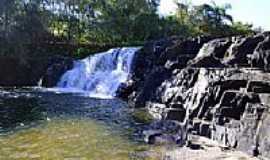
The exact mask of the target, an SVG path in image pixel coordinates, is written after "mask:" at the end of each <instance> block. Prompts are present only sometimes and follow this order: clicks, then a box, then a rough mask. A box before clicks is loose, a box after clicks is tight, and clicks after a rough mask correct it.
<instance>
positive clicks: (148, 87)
mask: <svg viewBox="0 0 270 160" xmlns="http://www.w3.org/2000/svg"><path fill="white" fill-rule="evenodd" d="M118 96H119V97H121V98H122V99H124V100H126V101H128V102H129V105H131V106H133V107H136V108H143V107H146V108H147V109H148V111H149V113H151V114H152V115H153V116H154V117H155V118H156V119H159V120H175V121H178V122H179V123H183V124H184V123H188V124H189V125H190V127H188V128H189V130H190V131H189V132H188V133H189V134H191V133H192V134H197V135H201V136H205V137H208V138H211V139H213V140H215V141H217V142H219V143H221V144H223V145H225V146H228V147H231V148H236V149H238V150H240V151H244V152H246V153H248V154H251V155H256V156H262V157H266V158H270V134H269V133H270V112H269V111H270V107H269V105H270V33H269V32H265V33H262V34H258V35H253V36H236V37H226V38H209V37H198V38H191V39H188V40H183V39H181V38H177V37H174V38H168V39H163V40H159V41H152V42H148V43H146V44H145V46H144V47H143V48H142V49H141V50H140V51H138V53H137V54H136V55H135V58H134V62H133V68H132V76H131V77H130V79H129V81H128V82H127V83H126V84H124V85H122V86H121V88H120V89H119V90H118Z"/></svg>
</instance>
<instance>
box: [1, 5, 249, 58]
mask: <svg viewBox="0 0 270 160" xmlns="http://www.w3.org/2000/svg"><path fill="white" fill-rule="evenodd" d="M159 3H160V2H159V0H1V1H0V40H1V42H0V48H1V50H0V53H1V54H13V53H15V54H19V53H22V55H24V54H25V53H31V54H34V53H36V52H37V51H36V50H37V48H38V49H39V50H38V52H41V50H40V49H42V48H44V45H45V46H53V45H56V44H66V45H69V46H74V48H75V49H73V50H72V52H74V53H78V54H80V53H81V52H83V51H85V52H88V50H87V47H84V48H81V46H82V44H84V45H86V46H87V45H94V46H102V45H103V46H104V45H109V46H113V45H139V44H142V43H143V42H145V41H146V40H152V39H158V38H162V37H167V36H173V35H176V36H181V37H184V38H185V37H190V36H197V35H215V36H217V35H222V36H226V35H237V34H251V33H252V32H253V31H252V25H249V24H243V23H241V22H234V20H233V17H232V16H231V15H230V14H228V12H227V11H228V10H229V9H231V6H230V5H229V4H225V5H223V6H218V5H216V4H215V3H214V2H212V3H210V4H203V5H199V6H194V5H192V4H191V3H184V2H183V1H182V0H180V1H179V0H176V1H175V3H176V4H177V11H176V13H175V14H174V15H170V16H161V15H160V14H159V12H158V6H159ZM29 45H30V46H35V47H28V46H29ZM14 46H16V47H14ZM88 48H89V47H88ZM54 51H55V50H53V51H52V52H54ZM44 52H48V51H44Z"/></svg>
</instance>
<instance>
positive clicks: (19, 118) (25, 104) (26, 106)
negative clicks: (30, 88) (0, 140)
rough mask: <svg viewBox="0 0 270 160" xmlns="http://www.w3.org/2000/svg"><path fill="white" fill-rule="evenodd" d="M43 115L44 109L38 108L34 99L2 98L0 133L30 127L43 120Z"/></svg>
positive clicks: (0, 104)
mask: <svg viewBox="0 0 270 160" xmlns="http://www.w3.org/2000/svg"><path fill="white" fill-rule="evenodd" d="M45 113H46V112H45V108H43V107H41V106H39V104H38V103H37V99H36V98H28V97H27V98H26V97H16V98H14V97H9V98H3V99H1V102H0V115H1V116H0V128H1V130H0V131H2V132H4V131H10V130H12V129H14V128H17V127H25V126H28V125H31V124H33V122H36V121H39V120H42V119H44V117H46V116H45Z"/></svg>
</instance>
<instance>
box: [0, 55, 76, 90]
mask: <svg viewBox="0 0 270 160" xmlns="http://www.w3.org/2000/svg"><path fill="white" fill-rule="evenodd" d="M72 64H73V60H72V59H71V58H65V57H46V58H28V59H25V60H22V59H19V58H14V57H0V65H1V66H2V67H1V68H0V75H2V76H1V78H0V86H12V87H14V86H17V87H22V86H37V85H38V82H39V81H40V80H41V79H44V81H43V82H44V86H47V87H53V86H55V85H56V83H57V81H58V80H59V78H60V77H61V75H62V74H63V73H64V72H65V71H66V70H68V69H69V68H71V66H72Z"/></svg>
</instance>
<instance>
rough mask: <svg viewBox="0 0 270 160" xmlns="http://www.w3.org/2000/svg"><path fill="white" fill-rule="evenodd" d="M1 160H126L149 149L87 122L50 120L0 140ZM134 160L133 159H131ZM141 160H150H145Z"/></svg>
mask: <svg viewBox="0 0 270 160" xmlns="http://www.w3.org/2000/svg"><path fill="white" fill-rule="evenodd" d="M0 146H1V148H0V159H1V160H9V159H10V160H12V159H19V160H28V159H44V160H45V159H46V160H58V159H59V160H61V159H67V160H75V159H76V160H77V159H78V160H88V159H89V160H90V159H91V160H127V159H132V158H133V155H134V154H136V152H140V151H142V150H147V149H149V147H148V146H143V145H139V144H136V143H134V142H130V141H129V140H128V138H125V137H123V136H120V135H119V133H118V132H116V131H112V130H111V128H109V127H106V126H105V125H104V124H101V123H98V122H95V121H92V120H90V119H75V118H72V119H52V120H50V121H49V122H48V123H46V124H42V125H40V126H37V127H34V128H30V129H27V130H22V131H18V132H16V133H13V134H10V135H7V136H1V137H0ZM134 159H135V158H134ZM145 159H151V158H149V157H148V158H147V157H145Z"/></svg>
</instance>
